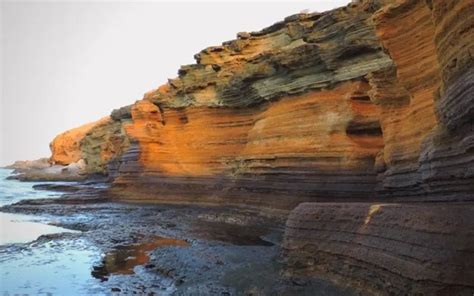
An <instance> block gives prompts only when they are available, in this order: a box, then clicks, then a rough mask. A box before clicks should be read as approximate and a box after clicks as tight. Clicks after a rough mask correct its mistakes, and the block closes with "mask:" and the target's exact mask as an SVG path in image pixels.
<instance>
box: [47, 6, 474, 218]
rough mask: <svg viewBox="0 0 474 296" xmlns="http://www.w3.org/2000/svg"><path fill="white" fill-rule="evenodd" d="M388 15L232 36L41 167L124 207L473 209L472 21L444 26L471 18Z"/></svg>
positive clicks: (416, 11)
mask: <svg viewBox="0 0 474 296" xmlns="http://www.w3.org/2000/svg"><path fill="white" fill-rule="evenodd" d="M392 2H393V1H362V2H361V3H359V4H351V5H349V6H347V7H343V8H340V9H336V10H333V11H329V12H326V13H322V14H320V13H312V14H298V15H294V16H290V17H288V18H286V19H285V20H284V21H282V22H279V23H276V24H275V25H273V26H271V27H268V28H265V29H263V30H262V31H259V32H252V33H239V34H238V36H237V37H238V38H237V39H236V40H232V41H228V42H224V43H223V44H222V45H221V46H214V47H209V48H207V49H205V50H203V51H201V52H200V53H198V54H196V56H195V58H196V61H197V63H196V64H193V65H186V66H182V67H181V68H180V70H179V73H178V74H179V77H178V78H176V79H172V80H170V81H169V82H168V83H167V84H165V85H163V86H161V87H159V88H158V89H156V90H153V91H150V92H148V93H147V94H145V96H144V98H143V99H142V100H140V101H137V102H136V103H135V104H133V105H131V106H127V107H123V108H121V109H118V110H115V111H114V112H113V113H112V115H111V117H110V118H107V119H103V120H101V121H99V122H97V123H94V124H90V125H86V126H84V127H81V128H79V129H75V130H72V131H69V132H66V133H65V134H63V135H60V136H58V138H57V139H55V141H53V144H52V151H53V156H52V160H53V161H54V162H56V163H60V164H67V163H69V162H71V161H77V160H78V159H84V160H85V161H86V163H87V170H88V172H91V173H92V172H96V173H97V172H98V173H109V174H110V175H112V176H113V177H114V178H115V181H114V186H113V188H112V191H113V192H114V193H116V197H117V198H121V199H137V200H147V201H158V202H173V203H174V202H203V203H207V202H210V203H232V204H236V205H247V206H258V207H261V206H268V207H279V208H287V209H289V208H292V207H294V206H296V205H297V204H298V203H300V202H302V201H323V200H326V201H329V200H334V199H339V200H353V201H355V200H369V199H375V198H391V199H392V200H398V201H401V200H410V199H412V198H417V199H418V200H421V199H423V200H447V199H457V200H459V199H463V200H468V199H471V198H472V194H473V191H474V185H473V184H474V182H473V181H474V179H473V176H474V172H473V171H472V167H474V166H473V159H474V155H473V150H472V147H473V145H474V144H473V134H472V118H473V116H472V112H473V111H472V110H473V109H472V108H473V107H472V106H473V104H472V96H473V95H472V72H473V70H472V56H471V53H472V41H471V40H472V38H469V37H472V28H471V25H472V22H471V21H470V18H468V17H464V18H463V17H457V16H463V15H469V14H470V12H472V3H471V2H470V1H453V2H450V3H445V2H444V1H431V2H426V1H418V0H404V1H397V2H394V3H392ZM453 38H454V39H453ZM453 44H454V45H453ZM130 193H133V194H130Z"/></svg>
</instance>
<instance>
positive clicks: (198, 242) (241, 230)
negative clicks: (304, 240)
mask: <svg viewBox="0 0 474 296" xmlns="http://www.w3.org/2000/svg"><path fill="white" fill-rule="evenodd" d="M77 186H79V187H77ZM62 190H65V191H68V192H74V193H73V194H72V195H71V193H66V194H65V195H63V197H61V198H54V199H51V198H48V199H37V200H25V201H22V202H19V203H16V204H13V205H9V206H4V207H2V208H0V210H1V211H2V212H10V213H21V214H32V215H40V216H47V217H49V218H50V219H51V220H53V221H54V223H51V224H52V225H55V226H60V227H63V228H67V229H71V230H78V231H80V233H75V234H71V233H64V234H55V235H49V236H42V237H40V238H39V239H38V241H39V242H45V241H50V240H51V241H78V240H87V241H88V242H90V243H92V244H93V246H95V247H96V248H98V249H99V250H100V252H102V253H103V254H105V256H104V257H103V261H100V262H97V264H96V265H95V266H93V267H92V271H91V277H92V276H94V277H97V278H98V279H100V280H101V283H100V284H97V285H99V286H102V287H105V291H109V293H110V294H114V295H129V294H141V295H167V294H171V293H173V295H314V294H313V293H314V291H319V292H320V295H354V294H353V292H351V290H349V289H347V288H342V287H337V286H336V285H334V284H332V283H331V282H329V281H326V280H322V279H312V278H308V277H305V278H293V277H292V276H290V275H289V274H287V273H286V272H285V269H284V265H283V261H282V257H281V256H280V251H281V244H282V239H283V232H284V223H285V218H284V217H285V214H284V213H279V212H274V213H264V212H256V211H251V210H245V209H236V208H228V207H198V206H175V205H142V204H130V203H116V202H113V201H112V200H111V199H110V198H109V197H107V195H106V194H104V192H103V191H97V189H95V190H94V189H91V188H84V187H83V186H81V185H73V186H71V188H65V187H62ZM92 192H94V193H92ZM161 238H166V239H167V241H166V240H165V242H164V243H160V242H162V241H163V240H161V241H160V239H161ZM170 240H171V241H170ZM155 243H156V244H155ZM60 246H61V244H60V245H59V246H58V248H60ZM15 248H21V246H11V247H10V249H12V250H10V251H13V249H15ZM3 251H5V250H3ZM50 251H51V250H50ZM52 251H54V250H52ZM58 251H59V250H58ZM148 252H150V253H149V255H146V254H147V253H148ZM131 257H134V258H137V259H136V260H134V259H130V258H131ZM143 257H148V258H145V260H142V259H143ZM32 260H33V261H34V259H32ZM32 264H33V263H32ZM135 266H137V268H135V272H134V271H133V270H134V269H133V268H134V267H135Z"/></svg>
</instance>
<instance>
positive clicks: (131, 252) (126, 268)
mask: <svg viewBox="0 0 474 296" xmlns="http://www.w3.org/2000/svg"><path fill="white" fill-rule="evenodd" d="M188 245H189V244H188V243H187V242H186V241H184V240H178V239H172V238H164V237H155V238H154V239H153V240H152V241H151V242H147V243H143V244H133V245H126V246H117V247H116V248H115V249H113V250H112V251H110V252H108V253H107V254H106V255H105V257H104V259H103V260H102V263H101V265H99V266H94V268H93V270H92V272H91V273H92V276H93V277H95V278H98V279H100V280H101V281H107V280H108V277H109V276H110V275H111V274H133V273H134V271H133V269H134V267H135V266H138V265H143V264H146V263H148V261H149V260H150V257H149V256H148V252H150V251H153V250H154V249H156V248H159V247H166V246H180V247H186V246H188Z"/></svg>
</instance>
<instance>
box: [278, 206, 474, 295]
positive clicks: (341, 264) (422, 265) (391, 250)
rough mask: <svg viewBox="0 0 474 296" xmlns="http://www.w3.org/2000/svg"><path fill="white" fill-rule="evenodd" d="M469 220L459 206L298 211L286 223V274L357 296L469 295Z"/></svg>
mask: <svg viewBox="0 0 474 296" xmlns="http://www.w3.org/2000/svg"><path fill="white" fill-rule="evenodd" d="M473 215H474V207H472V206H468V205H466V204H436V203H423V204H377V203H302V204H300V205H299V206H298V207H297V208H296V209H295V210H293V211H292V212H291V214H290V216H289V218H288V221H287V228H286V232H285V241H284V245H283V248H284V250H285V255H286V261H287V265H288V266H289V270H288V271H289V273H291V274H292V276H293V277H296V278H299V277H302V278H305V277H308V276H309V277H319V278H326V279H329V280H331V281H333V282H336V283H337V284H338V285H341V286H349V287H351V288H354V289H356V290H358V291H359V292H362V294H363V295H472V292H473V291H474V281H473V279H474V256H473V255H472V254H473V252H474V231H473V230H474V219H473V218H472V217H473Z"/></svg>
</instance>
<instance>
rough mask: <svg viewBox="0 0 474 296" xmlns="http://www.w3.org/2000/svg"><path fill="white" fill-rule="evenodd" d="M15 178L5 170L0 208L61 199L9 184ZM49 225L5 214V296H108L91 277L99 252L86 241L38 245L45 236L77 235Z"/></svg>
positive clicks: (1, 245)
mask: <svg viewBox="0 0 474 296" xmlns="http://www.w3.org/2000/svg"><path fill="white" fill-rule="evenodd" d="M11 172H12V171H11V170H6V169H0V206H3V205H8V204H12V203H15V202H18V201H20V200H22V199H37V198H55V197H58V196H59V195H60V194H59V193H56V192H50V191H42V190H38V191H37V190H34V189H33V185H35V184H38V183H32V182H19V181H15V180H6V179H5V178H6V177H7V176H8V175H10V174H11ZM43 184H44V182H43ZM48 222H49V218H48V217H40V216H31V215H18V214H10V213H2V212H0V295H106V294H108V293H107V291H105V290H104V288H103V287H102V286H100V285H99V282H98V280H97V279H95V278H93V277H92V275H91V270H92V266H93V264H94V263H95V262H97V261H98V260H100V251H99V250H98V249H97V248H95V247H94V246H92V245H91V244H90V243H89V242H87V241H86V240H84V239H81V238H77V239H76V238H69V239H58V240H53V241H47V240H46V241H42V240H39V241H36V239H37V238H38V237H39V236H41V235H44V234H52V233H61V232H74V231H71V230H67V229H64V228H60V227H55V226H51V225H48V224H47V223H48Z"/></svg>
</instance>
